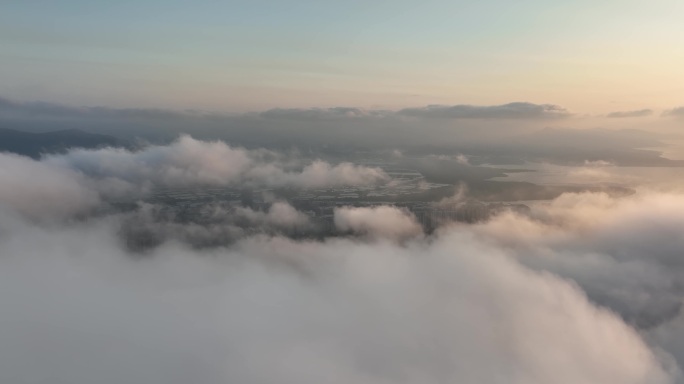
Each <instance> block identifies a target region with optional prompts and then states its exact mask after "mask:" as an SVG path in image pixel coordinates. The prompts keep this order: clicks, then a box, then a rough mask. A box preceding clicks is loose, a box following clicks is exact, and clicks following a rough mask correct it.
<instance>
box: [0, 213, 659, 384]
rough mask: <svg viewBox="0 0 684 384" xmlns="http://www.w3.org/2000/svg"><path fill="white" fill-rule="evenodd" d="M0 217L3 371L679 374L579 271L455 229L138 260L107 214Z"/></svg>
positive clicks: (205, 377)
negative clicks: (556, 268)
mask: <svg viewBox="0 0 684 384" xmlns="http://www.w3.org/2000/svg"><path fill="white" fill-rule="evenodd" d="M2 222H3V223H5V224H6V226H5V228H4V231H3V233H4V236H0V255H2V256H1V257H0V266H1V268H0V302H2V303H3V316H2V317H0V339H2V341H3V342H2V343H0V356H1V357H2V359H0V381H2V382H48V381H49V382H68V383H72V384H80V383H92V382H98V383H103V384H108V383H122V382H131V383H142V382H144V383H149V384H155V383H164V384H174V383H188V382H193V383H204V384H212V383H225V382H239V383H255V382H286V383H304V384H306V383H320V382H322V381H325V382H329V383H367V384H375V383H378V384H380V383H415V382H423V383H443V382H463V383H526V384H528V383H531V384H535V383H540V384H541V383H549V382H553V383H559V384H564V383H568V384H570V383H573V384H574V383H578V382H579V383H627V384H640V383H649V384H665V383H671V382H672V377H671V375H670V374H668V373H667V372H666V371H665V370H664V369H663V368H662V367H661V365H660V364H659V363H658V361H657V358H656V356H655V354H654V353H653V352H652V351H651V350H650V349H649V347H648V346H647V345H646V344H645V343H644V341H643V340H642V339H641V338H640V336H639V335H638V334H637V333H636V332H635V331H634V330H633V329H632V328H630V327H629V326H627V325H626V324H625V323H624V322H622V320H621V319H620V318H619V317H617V316H615V315H614V314H613V313H611V312H609V311H607V310H604V309H601V308H599V307H596V306H594V305H593V304H591V303H590V302H589V301H587V299H586V297H585V296H584V294H583V293H582V292H581V291H580V290H579V289H578V287H577V286H576V285H573V284H571V283H569V282H567V281H565V280H562V279H559V278H557V277H554V276H553V275H551V274H548V273H538V272H534V271H532V270H530V269H527V268H526V267H523V266H521V265H520V264H518V263H517V262H516V261H515V259H513V258H510V257H508V256H507V255H506V254H505V252H502V251H501V250H500V249H497V248H496V247H493V246H491V245H487V244H485V243H483V242H480V241H478V240H477V239H476V238H474V237H473V236H471V235H469V234H468V233H465V232H460V231H457V230H452V231H450V232H449V233H444V234H443V235H442V236H441V237H438V238H436V239H433V241H431V242H423V241H418V242H411V243H409V244H406V245H405V246H399V245H395V244H392V243H387V242H379V243H378V242H368V243H360V242H356V241H352V240H331V241H327V242H296V241H292V240H286V239H283V238H271V239H263V238H251V239H246V240H244V241H242V242H241V243H240V244H239V245H237V246H235V247H232V248H217V249H213V250H207V251H204V252H198V251H192V250H189V249H187V248H184V247H182V246H179V245H177V244H176V245H175V244H172V243H169V244H166V245H164V246H162V247H159V248H157V249H156V250H155V251H154V252H153V254H151V255H150V257H147V258H143V259H132V258H131V257H130V256H129V255H128V254H127V253H126V252H125V251H124V250H122V249H121V247H120V246H119V245H118V244H117V239H116V236H115V235H114V234H113V229H112V223H111V222H108V221H107V220H98V221H97V222H89V223H83V224H73V225H72V226H65V227H63V228H61V229H53V230H50V231H47V230H45V229H43V228H41V227H37V226H35V225H31V224H27V223H24V222H21V221H17V220H14V221H11V220H8V219H6V218H5V217H4V216H3V217H2Z"/></svg>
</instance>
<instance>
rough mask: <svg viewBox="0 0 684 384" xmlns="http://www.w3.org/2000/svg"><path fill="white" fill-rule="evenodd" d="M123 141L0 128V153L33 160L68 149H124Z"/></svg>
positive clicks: (66, 132)
mask: <svg viewBox="0 0 684 384" xmlns="http://www.w3.org/2000/svg"><path fill="white" fill-rule="evenodd" d="M126 146H127V143H126V142H125V141H124V140H121V139H117V138H115V137H113V136H107V135H102V134H98V133H88V132H85V131H81V130H79V129H64V130H59V131H52V132H43V133H33V132H25V131H18V130H16V129H9V128H0V152H12V153H17V154H20V155H24V156H30V157H33V158H39V157H40V156H41V155H44V154H51V153H63V152H66V151H67V150H69V149H70V148H87V149H93V148H102V147H126Z"/></svg>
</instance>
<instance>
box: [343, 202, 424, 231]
mask: <svg viewBox="0 0 684 384" xmlns="http://www.w3.org/2000/svg"><path fill="white" fill-rule="evenodd" d="M334 221H335V227H336V228H337V229H338V230H340V231H343V232H348V231H351V232H354V233H358V234H362V235H368V236H371V237H376V236H379V237H386V238H393V239H401V238H408V237H415V236H419V235H421V234H422V233H423V229H422V228H421V226H420V225H419V224H418V223H417V222H416V218H415V217H414V216H413V214H412V213H410V212H409V211H407V210H404V209H400V208H397V207H391V206H384V205H383V206H377V207H340V208H335V211H334Z"/></svg>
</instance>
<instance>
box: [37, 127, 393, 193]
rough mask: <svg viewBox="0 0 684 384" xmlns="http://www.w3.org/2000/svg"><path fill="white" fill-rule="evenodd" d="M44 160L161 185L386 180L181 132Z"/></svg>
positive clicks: (357, 169) (346, 166)
mask: <svg viewBox="0 0 684 384" xmlns="http://www.w3.org/2000/svg"><path fill="white" fill-rule="evenodd" d="M44 161H45V162H47V163H48V164H51V165H54V166H60V167H64V168H68V169H74V170H78V171H80V172H83V173H84V174H86V175H88V176H89V177H92V178H97V179H102V178H110V179H111V178H114V179H119V180H123V181H126V182H130V183H134V184H136V185H140V184H144V183H146V182H151V183H153V184H156V185H163V186H172V187H178V186H181V187H183V186H194V185H222V186H223V185H238V184H239V185H243V186H244V185H247V186H271V187H327V186H340V185H350V184H351V185H359V184H373V183H378V182H383V181H386V180H388V176H387V175H386V174H385V173H384V172H383V171H382V170H381V169H379V168H369V167H363V166H356V165H353V164H351V163H341V164H338V165H334V166H333V165H330V164H328V163H326V162H323V161H320V160H317V161H314V162H312V163H311V164H308V165H306V166H305V167H304V168H303V169H302V170H299V171H298V170H297V169H296V168H295V169H288V161H286V159H283V158H282V157H281V156H280V155H279V154H277V153H273V152H270V151H265V150H247V149H244V148H233V147H230V146H229V145H227V144H225V143H223V142H221V141H211V142H206V141H200V140H195V139H193V138H191V137H190V136H182V137H180V138H179V139H178V140H177V141H175V142H173V143H171V144H170V145H166V146H150V147H147V148H145V149H143V150H141V151H137V152H134V151H129V150H126V149H120V148H104V149H97V150H86V149H74V150H72V151H70V152H68V153H67V154H64V155H51V156H48V157H47V158H46V159H45V160H44Z"/></svg>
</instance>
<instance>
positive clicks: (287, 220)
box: [237, 201, 310, 228]
mask: <svg viewBox="0 0 684 384" xmlns="http://www.w3.org/2000/svg"><path fill="white" fill-rule="evenodd" d="M237 214H238V216H242V217H245V218H247V219H248V220H249V221H251V222H254V223H265V224H269V225H275V226H277V227H282V228H297V227H305V226H308V225H309V224H310V222H309V217H308V216H307V215H305V214H303V213H301V212H299V211H297V210H296V209H295V208H294V207H293V206H291V205H290V204H288V203H286V202H284V201H276V202H275V203H273V204H272V205H271V206H270V207H269V209H268V211H266V212H262V211H255V210H253V209H251V208H246V207H238V208H237Z"/></svg>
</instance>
